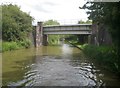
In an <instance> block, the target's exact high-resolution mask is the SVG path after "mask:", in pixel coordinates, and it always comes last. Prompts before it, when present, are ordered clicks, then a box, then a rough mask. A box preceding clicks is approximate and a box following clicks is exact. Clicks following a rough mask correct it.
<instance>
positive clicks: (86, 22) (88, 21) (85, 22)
mask: <svg viewBox="0 0 120 88" xmlns="http://www.w3.org/2000/svg"><path fill="white" fill-rule="evenodd" d="M78 24H92V21H91V20H87V21H82V20H80V21H78Z"/></svg>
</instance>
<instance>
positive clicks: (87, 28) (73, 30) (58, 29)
mask: <svg viewBox="0 0 120 88" xmlns="http://www.w3.org/2000/svg"><path fill="white" fill-rule="evenodd" d="M91 26H92V25H91V24H77V25H51V26H44V27H43V33H44V34H91Z"/></svg>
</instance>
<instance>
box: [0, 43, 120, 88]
mask: <svg viewBox="0 0 120 88" xmlns="http://www.w3.org/2000/svg"><path fill="white" fill-rule="evenodd" d="M2 66H3V67H2V69H3V71H2V73H3V74H2V77H3V79H2V83H3V85H4V86H6V85H7V86H120V80H119V79H118V77H117V76H115V75H114V74H112V73H111V72H109V71H107V70H105V69H102V68H101V67H100V65H99V64H97V62H94V61H92V60H91V59H89V58H86V57H85V55H84V54H83V53H82V51H81V50H79V49H78V48H76V47H73V46H72V45H68V44H63V45H62V46H41V47H39V48H30V49H21V50H15V51H8V52H4V53H3V62H2ZM98 88H99V87H98Z"/></svg>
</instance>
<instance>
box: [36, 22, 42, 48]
mask: <svg viewBox="0 0 120 88" xmlns="http://www.w3.org/2000/svg"><path fill="white" fill-rule="evenodd" d="M42 42H43V26H42V22H38V23H37V26H36V33H35V47H39V46H41V45H42Z"/></svg>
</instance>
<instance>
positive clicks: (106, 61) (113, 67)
mask: <svg viewBox="0 0 120 88" xmlns="http://www.w3.org/2000/svg"><path fill="white" fill-rule="evenodd" d="M78 47H79V48H81V49H82V50H83V52H84V53H85V54H86V55H87V57H89V58H90V59H94V60H96V61H98V62H99V63H100V64H101V67H103V68H105V69H109V70H110V71H114V72H116V73H118V74H119V69H118V61H117V59H115V58H116V53H115V52H114V50H113V48H112V47H110V46H93V45H88V44H84V45H78Z"/></svg>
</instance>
